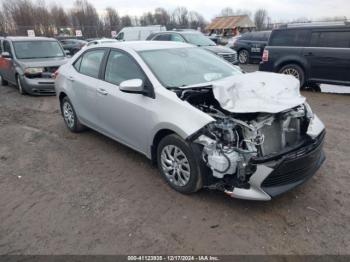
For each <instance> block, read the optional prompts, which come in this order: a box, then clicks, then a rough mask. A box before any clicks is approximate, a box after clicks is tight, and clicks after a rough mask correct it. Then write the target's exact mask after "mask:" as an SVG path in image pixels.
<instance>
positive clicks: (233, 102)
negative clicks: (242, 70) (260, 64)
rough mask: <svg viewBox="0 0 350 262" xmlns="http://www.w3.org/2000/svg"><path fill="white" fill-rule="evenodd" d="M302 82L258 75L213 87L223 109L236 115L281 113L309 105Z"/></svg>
mask: <svg viewBox="0 0 350 262" xmlns="http://www.w3.org/2000/svg"><path fill="white" fill-rule="evenodd" d="M299 90H300V87H299V80H297V79H296V78H295V77H293V76H290V75H282V74H276V73H266V72H254V73H247V74H242V75H236V76H232V77H229V78H225V79H223V80H219V81H216V82H215V83H214V84H213V93H214V96H215V99H216V100H218V102H219V103H220V106H221V107H222V108H223V109H225V110H227V111H229V112H232V113H257V112H262V113H263V112H265V113H278V112H282V111H285V110H287V109H290V108H293V107H296V106H298V105H300V104H303V103H304V102H305V97H303V96H301V95H300V91H299Z"/></svg>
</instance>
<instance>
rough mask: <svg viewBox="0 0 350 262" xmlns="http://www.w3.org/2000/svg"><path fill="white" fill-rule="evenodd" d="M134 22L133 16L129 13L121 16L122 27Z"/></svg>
mask: <svg viewBox="0 0 350 262" xmlns="http://www.w3.org/2000/svg"><path fill="white" fill-rule="evenodd" d="M131 25H132V23H131V17H130V16H128V15H124V16H123V17H122V18H121V27H122V28H123V27H126V26H131Z"/></svg>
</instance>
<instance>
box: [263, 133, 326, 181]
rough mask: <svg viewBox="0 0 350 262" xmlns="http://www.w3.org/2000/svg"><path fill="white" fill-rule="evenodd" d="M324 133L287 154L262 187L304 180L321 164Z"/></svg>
mask: <svg viewBox="0 0 350 262" xmlns="http://www.w3.org/2000/svg"><path fill="white" fill-rule="evenodd" d="M323 138H324V134H322V135H320V137H319V138H318V139H317V141H315V142H314V143H312V144H311V145H308V146H305V147H303V148H301V149H299V150H297V151H294V152H292V153H289V154H287V155H286V156H284V159H283V160H282V162H281V163H280V165H278V167H277V168H276V169H275V170H274V171H273V172H272V173H271V174H270V175H269V176H268V177H267V178H266V179H265V180H264V181H263V183H262V187H276V186H283V185H288V184H292V183H296V182H299V181H302V180H304V179H306V178H308V176H309V175H310V174H312V173H313V172H314V170H315V169H317V167H318V166H319V159H320V158H321V154H322V143H323Z"/></svg>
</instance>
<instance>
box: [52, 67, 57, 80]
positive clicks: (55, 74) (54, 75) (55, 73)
mask: <svg viewBox="0 0 350 262" xmlns="http://www.w3.org/2000/svg"><path fill="white" fill-rule="evenodd" d="M58 74H59V72H58V69H57V70H56V71H55V72H54V73H53V74H52V78H53V79H56V78H57V77H58Z"/></svg>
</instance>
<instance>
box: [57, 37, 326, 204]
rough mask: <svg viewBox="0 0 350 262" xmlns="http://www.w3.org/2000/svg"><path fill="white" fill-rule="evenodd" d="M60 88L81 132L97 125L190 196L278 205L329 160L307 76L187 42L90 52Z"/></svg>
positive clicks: (61, 77)
mask: <svg viewBox="0 0 350 262" xmlns="http://www.w3.org/2000/svg"><path fill="white" fill-rule="evenodd" d="M55 86H56V92H57V96H58V99H59V103H60V107H61V111H62V115H63V118H64V121H65V123H66V125H67V127H68V128H69V129H70V130H71V131H72V132H79V131H82V130H83V129H84V127H85V126H87V127H89V128H92V129H94V130H96V131H98V132H100V133H102V134H104V135H106V136H108V137H110V138H112V139H114V140H117V141H119V142H121V143H123V144H125V145H127V146H129V147H131V148H133V149H135V150H137V151H139V152H140V153H142V154H144V155H145V156H146V157H148V158H149V159H151V160H152V162H153V163H155V164H157V165H158V168H159V171H160V173H161V174H162V175H163V176H164V178H165V180H166V181H167V183H168V184H169V185H170V186H171V187H172V188H173V189H175V190H177V191H179V192H181V193H192V192H196V191H198V190H199V189H201V188H210V189H217V190H221V191H223V192H225V193H226V194H228V195H229V196H231V197H235V198H241V199H250V200H270V199H271V198H272V197H274V196H277V195H279V194H281V193H283V192H286V191H288V190H290V189H292V188H294V187H296V186H297V185H300V184H302V183H303V182H304V181H306V180H307V179H308V178H310V177H311V176H312V175H314V174H315V173H316V171H317V170H318V169H319V167H320V166H321V164H322V163H323V161H324V159H325V156H324V153H323V150H322V144H323V140H324V136H325V128H324V125H323V124H322V122H321V121H320V120H319V119H318V117H317V116H316V115H315V114H314V113H313V112H312V111H311V109H310V106H309V105H308V104H307V103H306V101H305V98H304V97H302V96H301V95H300V93H299V83H298V80H296V79H295V78H293V77H291V76H286V75H279V74H273V73H260V72H256V73H250V74H244V73H242V72H241V70H239V68H237V67H235V66H233V65H232V64H230V63H228V62H226V61H225V60H223V59H221V58H219V57H217V56H216V55H214V54H211V53H209V52H207V51H205V50H202V49H200V48H198V47H194V46H192V45H188V44H185V43H176V42H153V41H147V42H124V43H115V44H114V43H113V44H112V43H110V44H105V45H99V46H96V47H89V48H87V49H85V50H82V51H80V52H79V53H77V54H76V55H75V56H74V57H73V58H72V59H71V61H70V62H69V63H67V64H65V65H63V66H62V67H60V69H59V72H58V74H57V77H56V85H55Z"/></svg>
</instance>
